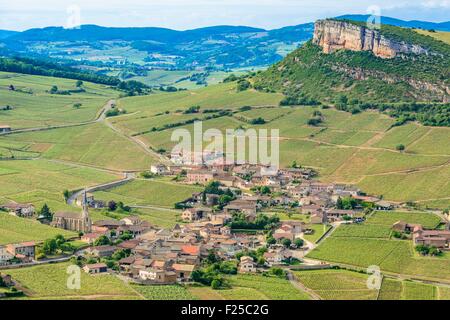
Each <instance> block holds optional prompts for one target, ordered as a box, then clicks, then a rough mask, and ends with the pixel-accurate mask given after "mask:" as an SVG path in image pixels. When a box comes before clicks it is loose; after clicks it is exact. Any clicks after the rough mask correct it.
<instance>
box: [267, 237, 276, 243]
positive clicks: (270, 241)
mask: <svg viewBox="0 0 450 320" xmlns="http://www.w3.org/2000/svg"><path fill="white" fill-rule="evenodd" d="M266 242H267V244H268V245H271V244H275V243H277V240H275V238H274V237H272V236H270V237H269V238H267V240H266Z"/></svg>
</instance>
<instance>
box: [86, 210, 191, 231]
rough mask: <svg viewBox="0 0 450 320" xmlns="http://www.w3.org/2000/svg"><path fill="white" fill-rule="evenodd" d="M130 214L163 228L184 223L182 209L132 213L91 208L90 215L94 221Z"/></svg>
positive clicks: (116, 218) (119, 217)
mask: <svg viewBox="0 0 450 320" xmlns="http://www.w3.org/2000/svg"><path fill="white" fill-rule="evenodd" d="M130 214H132V215H138V216H139V217H140V218H141V220H144V221H148V222H149V223H151V224H152V225H154V226H158V227H161V228H173V227H174V226H175V225H176V224H177V223H178V224H182V223H183V222H182V221H180V215H181V210H174V209H157V208H154V209H142V208H139V209H133V210H132V211H131V212H130V213H123V212H121V213H119V212H109V211H101V210H90V211H89V215H90V217H91V219H92V221H94V222H95V221H98V220H107V219H114V220H120V219H123V218H125V217H127V216H129V215H130Z"/></svg>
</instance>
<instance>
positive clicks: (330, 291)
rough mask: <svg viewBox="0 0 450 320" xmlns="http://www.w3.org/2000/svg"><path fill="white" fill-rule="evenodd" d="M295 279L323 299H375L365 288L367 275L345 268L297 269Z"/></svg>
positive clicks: (374, 295)
mask: <svg viewBox="0 0 450 320" xmlns="http://www.w3.org/2000/svg"><path fill="white" fill-rule="evenodd" d="M295 276H296V277H297V279H298V280H299V281H300V282H301V283H303V284H304V285H305V286H306V287H307V288H309V289H311V290H313V291H314V292H315V293H317V294H318V295H319V296H321V297H322V298H323V299H325V300H376V299H377V295H378V290H376V289H368V288H367V279H368V277H369V276H368V275H366V274H360V273H357V272H351V271H346V270H318V271H297V272H295Z"/></svg>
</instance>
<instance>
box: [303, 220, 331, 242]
mask: <svg viewBox="0 0 450 320" xmlns="http://www.w3.org/2000/svg"><path fill="white" fill-rule="evenodd" d="M308 228H310V229H312V230H314V233H313V234H306V235H305V239H306V240H308V241H311V242H316V241H318V240H319V239H320V238H321V237H322V236H323V235H324V234H325V233H326V232H327V231H328V230H329V229H330V228H331V226H326V225H323V224H312V225H310V226H308Z"/></svg>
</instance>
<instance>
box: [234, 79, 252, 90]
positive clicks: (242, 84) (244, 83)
mask: <svg viewBox="0 0 450 320" xmlns="http://www.w3.org/2000/svg"><path fill="white" fill-rule="evenodd" d="M250 86H251V84H250V82H249V81H248V80H246V79H242V80H239V81H238V83H237V87H236V90H237V91H238V92H240V91H245V90H247V89H248V88H250Z"/></svg>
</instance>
